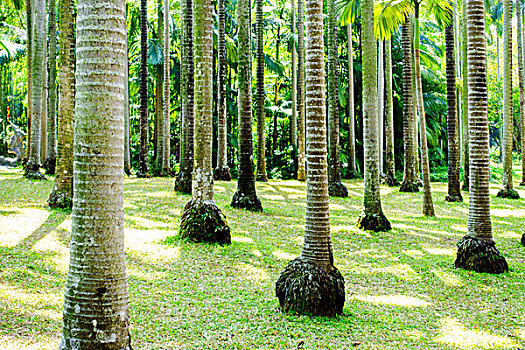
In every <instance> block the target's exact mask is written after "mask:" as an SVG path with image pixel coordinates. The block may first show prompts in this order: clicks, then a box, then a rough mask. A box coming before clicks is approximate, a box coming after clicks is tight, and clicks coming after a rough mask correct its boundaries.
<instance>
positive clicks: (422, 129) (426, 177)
mask: <svg viewBox="0 0 525 350" xmlns="http://www.w3.org/2000/svg"><path fill="white" fill-rule="evenodd" d="M416 4H417V5H416V9H415V17H414V64H415V73H416V75H415V77H414V78H415V81H416V92H417V96H418V103H417V105H418V114H419V135H420V136H419V137H420V139H421V175H422V180H423V215H426V216H435V215H436V214H435V213H434V203H433V202H432V193H431V186H430V164H429V160H428V145H427V123H426V117H425V106H424V103H423V86H422V82H421V65H420V50H419V40H420V39H419V3H416Z"/></svg>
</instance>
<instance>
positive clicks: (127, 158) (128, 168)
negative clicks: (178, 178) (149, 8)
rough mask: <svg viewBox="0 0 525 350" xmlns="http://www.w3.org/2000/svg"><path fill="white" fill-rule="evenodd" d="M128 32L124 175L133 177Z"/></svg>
mask: <svg viewBox="0 0 525 350" xmlns="http://www.w3.org/2000/svg"><path fill="white" fill-rule="evenodd" d="M127 17H128V5H127V4H126V21H127ZM127 34H128V33H127V32H126V48H125V50H126V58H125V62H124V64H125V68H124V74H125V75H126V76H125V79H124V173H125V174H126V175H128V176H129V175H131V152H130V149H129V133H130V126H129V48H128V39H127Z"/></svg>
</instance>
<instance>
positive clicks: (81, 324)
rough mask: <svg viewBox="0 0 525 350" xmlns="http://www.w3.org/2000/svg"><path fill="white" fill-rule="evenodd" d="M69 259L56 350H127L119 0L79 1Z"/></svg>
mask: <svg viewBox="0 0 525 350" xmlns="http://www.w3.org/2000/svg"><path fill="white" fill-rule="evenodd" d="M77 9H78V25H77V48H78V50H77V88H76V91H77V94H76V101H77V103H76V109H75V115H76V120H75V145H74V153H73V157H74V175H73V176H74V183H75V195H74V199H73V215H72V229H71V259H70V264H69V272H68V277H67V282H66V290H65V296H64V312H63V333H62V341H61V343H60V349H61V350H66V349H67V350H73V349H87V350H91V349H93V350H94V349H97V350H122V349H129V350H130V349H131V339H130V336H129V314H128V288H127V283H126V260H125V252H124V198H123V197H124V196H123V172H122V169H123V166H124V162H123V158H124V157H123V151H124V147H123V144H124V77H125V74H124V69H125V63H124V62H125V56H124V55H125V52H126V51H125V47H126V45H125V40H126V22H125V4H124V1H123V0H112V1H107V0H104V1H102V0H79V1H78V6H77Z"/></svg>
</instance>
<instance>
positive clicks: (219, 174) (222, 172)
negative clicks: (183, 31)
mask: <svg viewBox="0 0 525 350" xmlns="http://www.w3.org/2000/svg"><path fill="white" fill-rule="evenodd" d="M224 1H225V0H218V2H217V12H218V16H219V37H218V43H217V44H218V66H219V92H218V97H219V101H218V102H217V104H218V111H219V112H218V113H219V121H218V127H219V128H218V129H219V130H218V133H217V135H218V142H217V143H218V147H219V150H218V152H217V153H218V156H217V168H215V173H214V177H215V180H220V181H230V180H231V175H230V168H229V167H228V148H227V140H228V132H227V125H226V123H227V122H226V121H227V118H226V64H227V62H226V45H225V37H226V34H225V29H226V28H225V25H226V13H225V12H226V11H225V7H224Z"/></svg>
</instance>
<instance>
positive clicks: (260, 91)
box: [255, 0, 268, 182]
mask: <svg viewBox="0 0 525 350" xmlns="http://www.w3.org/2000/svg"><path fill="white" fill-rule="evenodd" d="M255 18H256V19H255V21H256V26H255V28H256V35H257V181H263V182H266V181H268V176H267V175H266V146H265V136H264V134H265V130H264V129H265V116H264V41H263V40H264V38H263V33H264V28H263V20H264V17H263V3H262V0H255Z"/></svg>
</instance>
